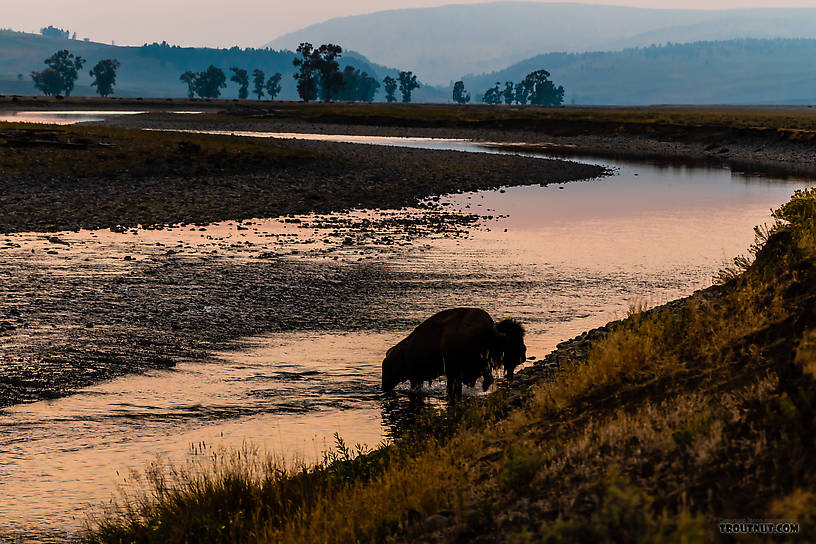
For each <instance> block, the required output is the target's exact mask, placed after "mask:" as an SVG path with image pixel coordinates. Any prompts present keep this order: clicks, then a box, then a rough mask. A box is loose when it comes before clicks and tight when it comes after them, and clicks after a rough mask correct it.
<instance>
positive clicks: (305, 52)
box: [292, 42, 420, 102]
mask: <svg viewBox="0 0 816 544" xmlns="http://www.w3.org/2000/svg"><path fill="white" fill-rule="evenodd" d="M296 52H297V55H298V56H297V57H295V59H294V60H293V61H292V64H293V65H294V66H295V68H297V69H298V70H297V72H295V74H294V78H295V80H297V92H298V96H299V97H300V99H301V100H303V101H304V102H309V101H311V100H317V99H321V100H323V101H325V102H331V101H332V100H348V101H359V102H373V101H374V95H375V94H376V92H377V89H379V88H380V82H379V81H377V80H376V79H375V78H374V77H372V76H370V75H368V74H367V73H366V72H362V73H361V72H360V70H358V69H356V68H354V67H352V66H346V68H345V69H344V70H343V71H342V72H341V71H340V63H339V62H338V59H339V58H340V57H341V56H342V55H343V48H342V47H340V46H339V45H336V44H331V43H329V44H323V45H321V46H319V47H314V46H313V45H312V44H311V43H309V42H303V43H301V44H300V45H299V46H298V48H297V51H296ZM382 84H383V88H384V90H385V99H386V101H388V102H396V101H397V97H396V92H397V89H398V88H399V90H400V94H401V95H402V101H403V102H410V101H411V95H412V93H413V91H414V90H415V89H418V88H419V87H420V84H419V82H418V81H417V77H416V76H415V75H414V74H413V73H412V72H404V71H403V72H400V73H399V75H398V76H397V79H394V78H393V77H391V76H386V77H385V78H384V79H383V81H382Z"/></svg>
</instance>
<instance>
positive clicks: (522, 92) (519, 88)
mask: <svg viewBox="0 0 816 544" xmlns="http://www.w3.org/2000/svg"><path fill="white" fill-rule="evenodd" d="M529 100H530V89H528V88H527V84H526V83H525V82H524V81H520V82H519V83H516V104H526V103H527V102H528V101H529Z"/></svg>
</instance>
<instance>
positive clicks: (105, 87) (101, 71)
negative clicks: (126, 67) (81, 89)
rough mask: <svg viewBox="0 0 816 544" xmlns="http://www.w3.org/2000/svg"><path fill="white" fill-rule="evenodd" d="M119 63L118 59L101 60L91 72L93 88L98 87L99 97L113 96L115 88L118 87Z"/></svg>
mask: <svg viewBox="0 0 816 544" xmlns="http://www.w3.org/2000/svg"><path fill="white" fill-rule="evenodd" d="M119 66H120V64H119V61H118V60H116V59H105V60H100V61H99V62H97V63H96V66H94V67H93V70H91V77H92V78H93V82H92V83H91V87H96V92H97V93H98V94H99V96H108V95H111V94H113V86H114V85H116V70H118V69H119Z"/></svg>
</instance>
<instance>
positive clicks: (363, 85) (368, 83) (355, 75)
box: [340, 66, 380, 102]
mask: <svg viewBox="0 0 816 544" xmlns="http://www.w3.org/2000/svg"><path fill="white" fill-rule="evenodd" d="M379 88H380V83H379V81H377V80H376V79H374V78H373V77H371V76H370V75H368V74H367V73H366V72H362V73H361V72H360V70H358V69H356V68H354V66H346V68H345V69H344V70H343V89H342V90H341V91H340V100H347V101H349V102H373V101H374V95H375V94H377V89H379Z"/></svg>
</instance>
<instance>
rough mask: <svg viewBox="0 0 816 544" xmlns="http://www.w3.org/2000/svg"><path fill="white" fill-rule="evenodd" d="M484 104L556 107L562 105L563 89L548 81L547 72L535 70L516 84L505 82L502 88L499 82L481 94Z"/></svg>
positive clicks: (548, 74) (548, 75)
mask: <svg viewBox="0 0 816 544" xmlns="http://www.w3.org/2000/svg"><path fill="white" fill-rule="evenodd" d="M482 102H484V103H485V104H501V103H504V104H508V105H509V104H513V103H515V104H528V103H529V104H535V105H538V106H558V105H561V104H563V103H564V87H563V86H561V85H559V86H557V87H556V86H555V84H554V83H553V82H552V81H550V73H549V72H548V71H547V70H536V71H535V72H531V73H529V74H527V76H526V77H525V78H524V79H523V80H521V81H520V82H518V83H513V82H512V81H507V82H505V84H504V88H502V86H501V83H500V82H498V81H497V82H496V85H495V86H493V87H491V88H489V89H487V90H486V91H485V92H484V94H482Z"/></svg>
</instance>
